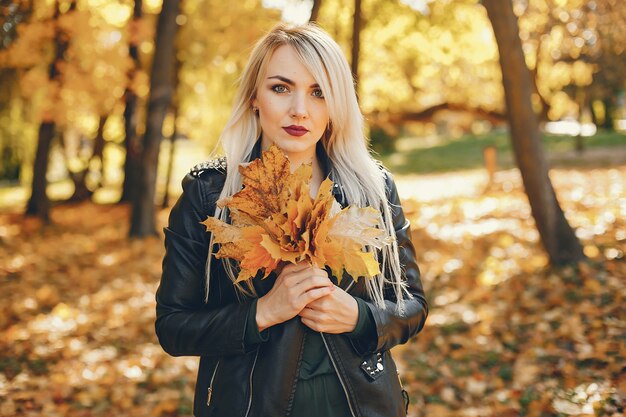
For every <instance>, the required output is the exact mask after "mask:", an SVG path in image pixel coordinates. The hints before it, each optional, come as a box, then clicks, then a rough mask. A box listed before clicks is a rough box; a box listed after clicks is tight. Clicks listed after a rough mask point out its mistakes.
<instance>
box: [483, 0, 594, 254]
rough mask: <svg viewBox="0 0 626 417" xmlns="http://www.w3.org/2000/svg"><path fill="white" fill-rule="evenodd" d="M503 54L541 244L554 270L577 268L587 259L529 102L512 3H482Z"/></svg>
mask: <svg viewBox="0 0 626 417" xmlns="http://www.w3.org/2000/svg"><path fill="white" fill-rule="evenodd" d="M483 5H484V6H485V8H486V9H487V14H488V15H489V19H490V20H491V24H492V26H493V31H494V34H495V37H496V42H497V44H498V50H499V52H500V66H501V68H502V81H503V84H504V93H505V99H506V107H507V116H508V119H509V124H510V128H511V138H512V142H513V150H514V153H515V159H516V161H517V165H518V166H519V169H520V172H521V174H522V180H523V182H524V188H525V189H526V194H527V195H528V200H529V202H530V206H531V210H532V214H533V217H534V219H535V223H536V225H537V229H538V231H539V235H540V237H541V242H542V244H543V246H544V248H545V249H546V251H547V253H548V256H549V258H550V263H551V264H552V265H564V264H569V263H574V262H577V261H579V260H582V259H584V258H585V256H584V254H583V251H582V247H581V245H580V242H579V241H578V239H577V238H576V235H575V234H574V231H573V230H572V228H571V227H570V225H569V224H568V222H567V220H566V219H565V216H564V214H563V211H562V210H561V207H560V206H559V203H558V200H557V198H556V194H555V192H554V189H553V187H552V183H551V182H550V177H549V175H548V170H549V168H548V163H547V161H546V158H545V155H544V153H543V149H542V146H541V135H540V133H539V122H538V120H537V115H536V114H535V113H534V111H533V108H532V102H531V92H532V90H533V86H532V81H531V79H530V72H529V70H528V67H527V66H526V62H525V60H524V53H523V51H522V43H521V40H520V38H519V29H518V25H517V18H516V17H515V14H514V13H513V7H512V4H511V2H510V1H502V0H483Z"/></svg>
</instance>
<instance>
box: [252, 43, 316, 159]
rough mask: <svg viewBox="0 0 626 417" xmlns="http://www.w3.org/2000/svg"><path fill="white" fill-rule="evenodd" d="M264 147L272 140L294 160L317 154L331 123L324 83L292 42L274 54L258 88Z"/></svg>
mask: <svg viewBox="0 0 626 417" xmlns="http://www.w3.org/2000/svg"><path fill="white" fill-rule="evenodd" d="M252 105H253V107H256V108H258V112H259V113H258V114H259V120H260V123H261V129H262V131H263V134H262V143H261V145H262V148H263V149H267V148H268V147H269V146H270V145H271V144H272V143H273V144H276V145H277V146H278V147H279V148H281V149H282V150H283V151H284V152H285V153H286V154H287V156H289V157H290V159H292V161H299V162H305V161H309V160H312V159H313V158H314V157H315V145H316V144H317V142H318V141H319V140H320V138H321V137H322V135H323V134H324V131H325V130H326V126H327V125H328V109H327V107H326V101H325V99H324V95H323V93H322V90H321V89H320V86H319V85H318V84H317V81H316V80H315V79H314V78H313V76H312V75H311V73H310V72H309V71H308V70H307V68H306V67H305V66H304V65H303V64H302V63H301V62H300V60H299V59H298V56H297V55H296V52H295V50H294V49H293V48H292V47H291V46H289V45H282V46H280V47H278V48H277V49H276V50H275V51H274V53H273V54H272V56H271V58H270V60H269V62H268V65H267V70H266V73H265V75H264V77H263V79H262V80H261V82H260V84H259V87H258V89H257V91H256V98H255V99H254V100H253V101H252Z"/></svg>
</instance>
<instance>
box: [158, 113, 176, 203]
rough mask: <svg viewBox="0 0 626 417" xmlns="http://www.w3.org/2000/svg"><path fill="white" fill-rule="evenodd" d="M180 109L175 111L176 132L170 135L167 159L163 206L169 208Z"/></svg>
mask: <svg viewBox="0 0 626 417" xmlns="http://www.w3.org/2000/svg"><path fill="white" fill-rule="evenodd" d="M177 114H178V109H176V110H175V111H174V133H172V136H171V137H170V157H169V158H168V160H167V175H166V179H165V191H164V192H163V203H162V204H161V207H162V208H168V207H169V205H170V183H171V182H172V171H173V170H174V159H175V156H176V139H177V138H178V132H177V131H176V117H177V116H176V115H177Z"/></svg>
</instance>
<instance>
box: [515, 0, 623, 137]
mask: <svg viewBox="0 0 626 417" xmlns="http://www.w3.org/2000/svg"><path fill="white" fill-rule="evenodd" d="M617 3H618V2H617V1H616V0H516V1H515V2H514V11H515V12H516V14H517V15H518V16H519V25H520V37H521V39H522V42H523V48H524V52H525V54H526V62H527V64H528V66H529V68H530V69H531V70H532V72H533V74H534V79H535V95H534V97H533V102H534V104H535V106H536V107H537V106H539V107H541V108H542V115H543V116H544V118H550V119H559V118H563V117H570V118H574V117H577V116H580V114H581V113H582V112H584V111H585V109H584V108H583V107H589V106H590V105H591V103H592V101H593V100H596V101H599V102H601V103H604V105H603V106H602V107H603V109H609V111H608V112H606V113H607V114H608V115H609V116H610V114H611V113H612V112H611V111H610V109H611V108H612V107H613V106H612V104H611V103H612V102H613V101H614V98H615V96H616V95H617V94H618V93H619V92H620V91H623V90H624V82H623V74H622V71H621V68H623V67H624V66H626V53H624V52H625V51H624V47H623V45H624V44H626V11H625V10H624V8H623V7H619V6H618V4H617ZM609 125H610V121H609ZM607 127H609V126H607Z"/></svg>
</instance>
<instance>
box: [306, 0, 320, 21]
mask: <svg viewBox="0 0 626 417" xmlns="http://www.w3.org/2000/svg"><path fill="white" fill-rule="evenodd" d="M320 7H322V0H313V6H312V7H311V17H309V22H316V21H317V16H319V13H320Z"/></svg>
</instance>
